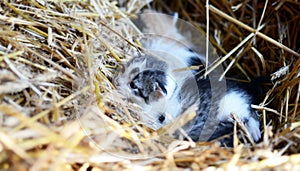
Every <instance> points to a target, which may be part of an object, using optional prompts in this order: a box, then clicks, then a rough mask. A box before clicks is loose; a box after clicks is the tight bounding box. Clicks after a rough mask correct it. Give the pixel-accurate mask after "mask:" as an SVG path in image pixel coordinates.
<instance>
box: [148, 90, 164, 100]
mask: <svg viewBox="0 0 300 171" xmlns="http://www.w3.org/2000/svg"><path fill="white" fill-rule="evenodd" d="M165 96H166V94H165V93H164V92H163V90H162V89H161V88H160V87H158V88H157V89H156V90H155V91H153V92H152V93H151V94H150V95H149V101H150V102H153V101H158V100H159V99H161V98H163V97H165Z"/></svg>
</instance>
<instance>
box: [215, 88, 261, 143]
mask: <svg viewBox="0 0 300 171" xmlns="http://www.w3.org/2000/svg"><path fill="white" fill-rule="evenodd" d="M231 113H234V114H236V115H237V116H238V117H239V119H240V120H241V121H243V122H245V121H247V122H246V127H247V129H248V131H249V132H250V134H251V136H252V138H253V139H254V141H258V140H259V139H260V138H261V134H260V130H259V121H258V120H256V119H255V118H254V116H253V113H252V111H251V109H250V104H249V97H248V96H247V95H246V94H244V93H243V92H239V91H231V92H229V93H227V94H226V95H225V96H224V97H223V98H222V99H221V101H220V102H219V109H218V119H219V120H220V121H230V122H233V119H232V118H231V115H230V114H231Z"/></svg>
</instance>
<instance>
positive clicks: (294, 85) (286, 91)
mask: <svg viewBox="0 0 300 171" xmlns="http://www.w3.org/2000/svg"><path fill="white" fill-rule="evenodd" d="M205 3H206V2H205V1H200V0H199V1H196V0H195V1H192V0H188V1H181V0H179V1H175V2H174V1H151V0H143V1H134V0H130V1H123V0H120V1H112V2H110V1H108V0H90V1H72V0H70V1H46V0H24V1H14V0H11V1H9V0H4V1H2V2H0V23H1V27H0V35H1V36H0V73H1V74H0V97H1V99H0V101H1V104H0V125H1V129H0V151H1V153H0V168H1V169H11V170H27V169H32V170H46V169H47V170H79V169H80V170H87V169H89V170H90V169H95V170H117V169H127V170H133V169H145V170H156V169H168V170H169V169H186V168H190V169H194V170H198V169H204V168H206V169H209V170H215V169H220V170H223V169H224V170H227V169H228V170H229V169H239V168H240V169H244V170H259V169H271V168H275V169H278V170H282V169H285V170H293V169H295V170H299V169H300V155H299V152H300V146H299V142H300V110H299V94H300V84H299V82H300V79H299V75H300V73H299V72H300V71H299V66H300V54H299V53H298V52H299V49H300V37H299V33H300V32H299V31H300V27H299V26H300V23H299V21H300V20H299V17H300V13H299V11H300V3H299V2H297V1H272V2H268V1H266V2H258V1H253V2H252V1H244V2H238V1H230V2H229V1H214V0H212V1H210V2H209V5H208V6H206V5H205ZM143 8H154V9H156V10H159V11H164V12H165V13H172V12H175V11H176V12H178V13H179V16H180V17H181V18H183V19H185V20H187V21H189V22H190V23H193V24H194V25H195V27H197V28H198V29H199V30H208V31H209V35H210V41H211V43H212V44H213V46H214V47H215V48H216V49H217V52H218V54H219V56H220V58H221V59H222V60H224V62H223V65H224V67H225V68H226V69H225V72H226V75H227V76H230V77H231V78H234V79H239V80H246V81H247V80H249V79H251V78H254V77H261V76H263V77H268V76H270V77H271V81H270V82H269V83H266V84H265V85H264V89H266V94H265V95H264V97H262V99H261V101H260V102H259V103H258V104H255V105H253V107H254V108H255V109H256V110H258V111H259V112H260V113H261V114H262V115H261V123H262V125H263V126H262V130H263V133H264V134H263V140H262V142H260V143H258V144H256V145H249V144H243V143H239V142H237V141H236V142H235V146H234V148H224V147H220V145H219V143H218V142H212V143H208V142H197V143H194V142H190V141H178V140H175V139H172V137H169V136H167V135H165V136H156V135H157V133H156V132H154V131H151V130H149V129H148V128H146V127H145V126H143V125H142V124H139V122H138V119H137V118H136V117H135V115H134V113H136V112H138V109H137V107H136V106H135V105H134V104H130V103H127V102H125V101H123V100H122V98H121V96H120V95H119V94H118V93H117V91H116V90H115V88H114V85H113V84H112V79H113V77H114V74H115V72H116V68H117V67H118V65H119V64H120V62H121V61H122V60H126V59H128V58H129V57H130V56H132V54H133V53H134V52H135V51H136V50H137V47H138V46H139V45H138V43H137V42H136V41H135V40H136V39H135V38H136V37H135V36H136V34H135V33H136V31H137V30H136V28H135V27H134V24H133V23H132V22H131V21H130V19H129V18H130V17H134V16H135V15H136V14H137V13H139V12H141V10H142V9H143ZM207 8H208V10H209V20H210V23H209V27H208V28H209V29H207V28H206V27H205V25H206V18H207V17H206V12H207V11H206V10H207ZM257 28H259V30H258V29H257ZM251 33H254V34H251Z"/></svg>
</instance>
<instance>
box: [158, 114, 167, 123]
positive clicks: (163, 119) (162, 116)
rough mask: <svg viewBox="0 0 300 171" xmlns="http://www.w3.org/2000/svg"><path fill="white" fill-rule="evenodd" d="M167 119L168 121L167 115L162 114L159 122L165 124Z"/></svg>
mask: <svg viewBox="0 0 300 171" xmlns="http://www.w3.org/2000/svg"><path fill="white" fill-rule="evenodd" d="M165 119H166V117H165V115H163V114H161V115H160V116H159V117H158V121H159V122H160V123H163V122H164V121H165Z"/></svg>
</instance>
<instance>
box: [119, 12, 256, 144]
mask: <svg viewBox="0 0 300 171" xmlns="http://www.w3.org/2000/svg"><path fill="white" fill-rule="evenodd" d="M140 19H141V21H142V23H143V24H144V25H143V33H144V36H145V37H144V38H143V39H141V43H142V45H143V48H144V49H145V51H144V55H137V56H135V57H133V58H132V59H131V60H129V61H128V62H127V63H126V64H124V66H123V70H122V71H120V72H119V73H118V76H117V77H116V79H115V83H116V85H117V88H118V89H119V90H120V92H121V93H122V94H123V95H124V96H125V97H127V98H128V100H130V101H131V102H133V103H136V104H137V105H139V106H140V108H141V109H142V114H141V115H140V119H141V121H143V122H144V123H145V124H146V125H147V126H148V127H151V128H153V129H155V130H157V129H159V128H161V127H162V126H164V125H166V124H168V123H170V122H171V121H172V120H174V119H175V118H177V117H178V116H179V115H181V114H182V113H183V112H184V111H185V110H187V109H188V108H189V107H190V106H192V105H194V104H198V106H199V107H198V110H197V115H196V117H195V118H194V119H193V120H192V121H190V122H189V123H188V124H186V125H185V126H184V127H183V129H184V130H185V131H186V132H187V133H188V135H189V136H190V137H191V138H192V139H193V140H194V141H207V140H213V139H215V138H218V137H221V136H223V135H226V134H229V133H232V132H233V119H232V117H231V113H234V114H235V115H236V116H238V117H239V119H240V120H241V121H243V122H244V123H245V125H246V128H247V129H248V131H249V132H250V134H251V136H252V138H253V140H254V141H258V140H259V139H260V138H261V133H260V129H259V126H260V124H259V120H258V119H257V116H256V114H255V113H254V112H253V111H252V110H251V108H250V104H251V97H250V96H249V95H248V94H247V93H246V92H245V91H243V90H241V89H240V88H238V87H236V86H235V85H234V84H232V85H231V84H230V83H229V84H228V83H227V84H224V83H223V84H221V83H217V84H218V85H217V86H215V85H216V82H217V81H216V80H217V79H216V78H211V77H210V78H206V79H201V78H200V76H199V74H197V72H195V71H191V70H188V69H184V68H187V67H189V66H191V65H201V64H202V63H204V61H205V53H203V52H199V53H196V52H195V51H193V50H191V49H193V48H195V47H194V45H193V44H192V43H190V42H189V41H188V40H187V38H186V37H185V36H183V35H182V34H181V33H179V31H178V29H177V26H176V22H177V18H176V17H170V16H167V15H164V14H159V13H152V12H148V13H144V14H143V15H141V17H140ZM186 31H188V30H186ZM203 44H204V42H203ZM213 79H215V80H214V81H212V80H213ZM212 83H214V85H212ZM226 86H227V87H226ZM222 142H224V143H227V145H230V144H231V143H232V138H228V139H225V140H222Z"/></svg>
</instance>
